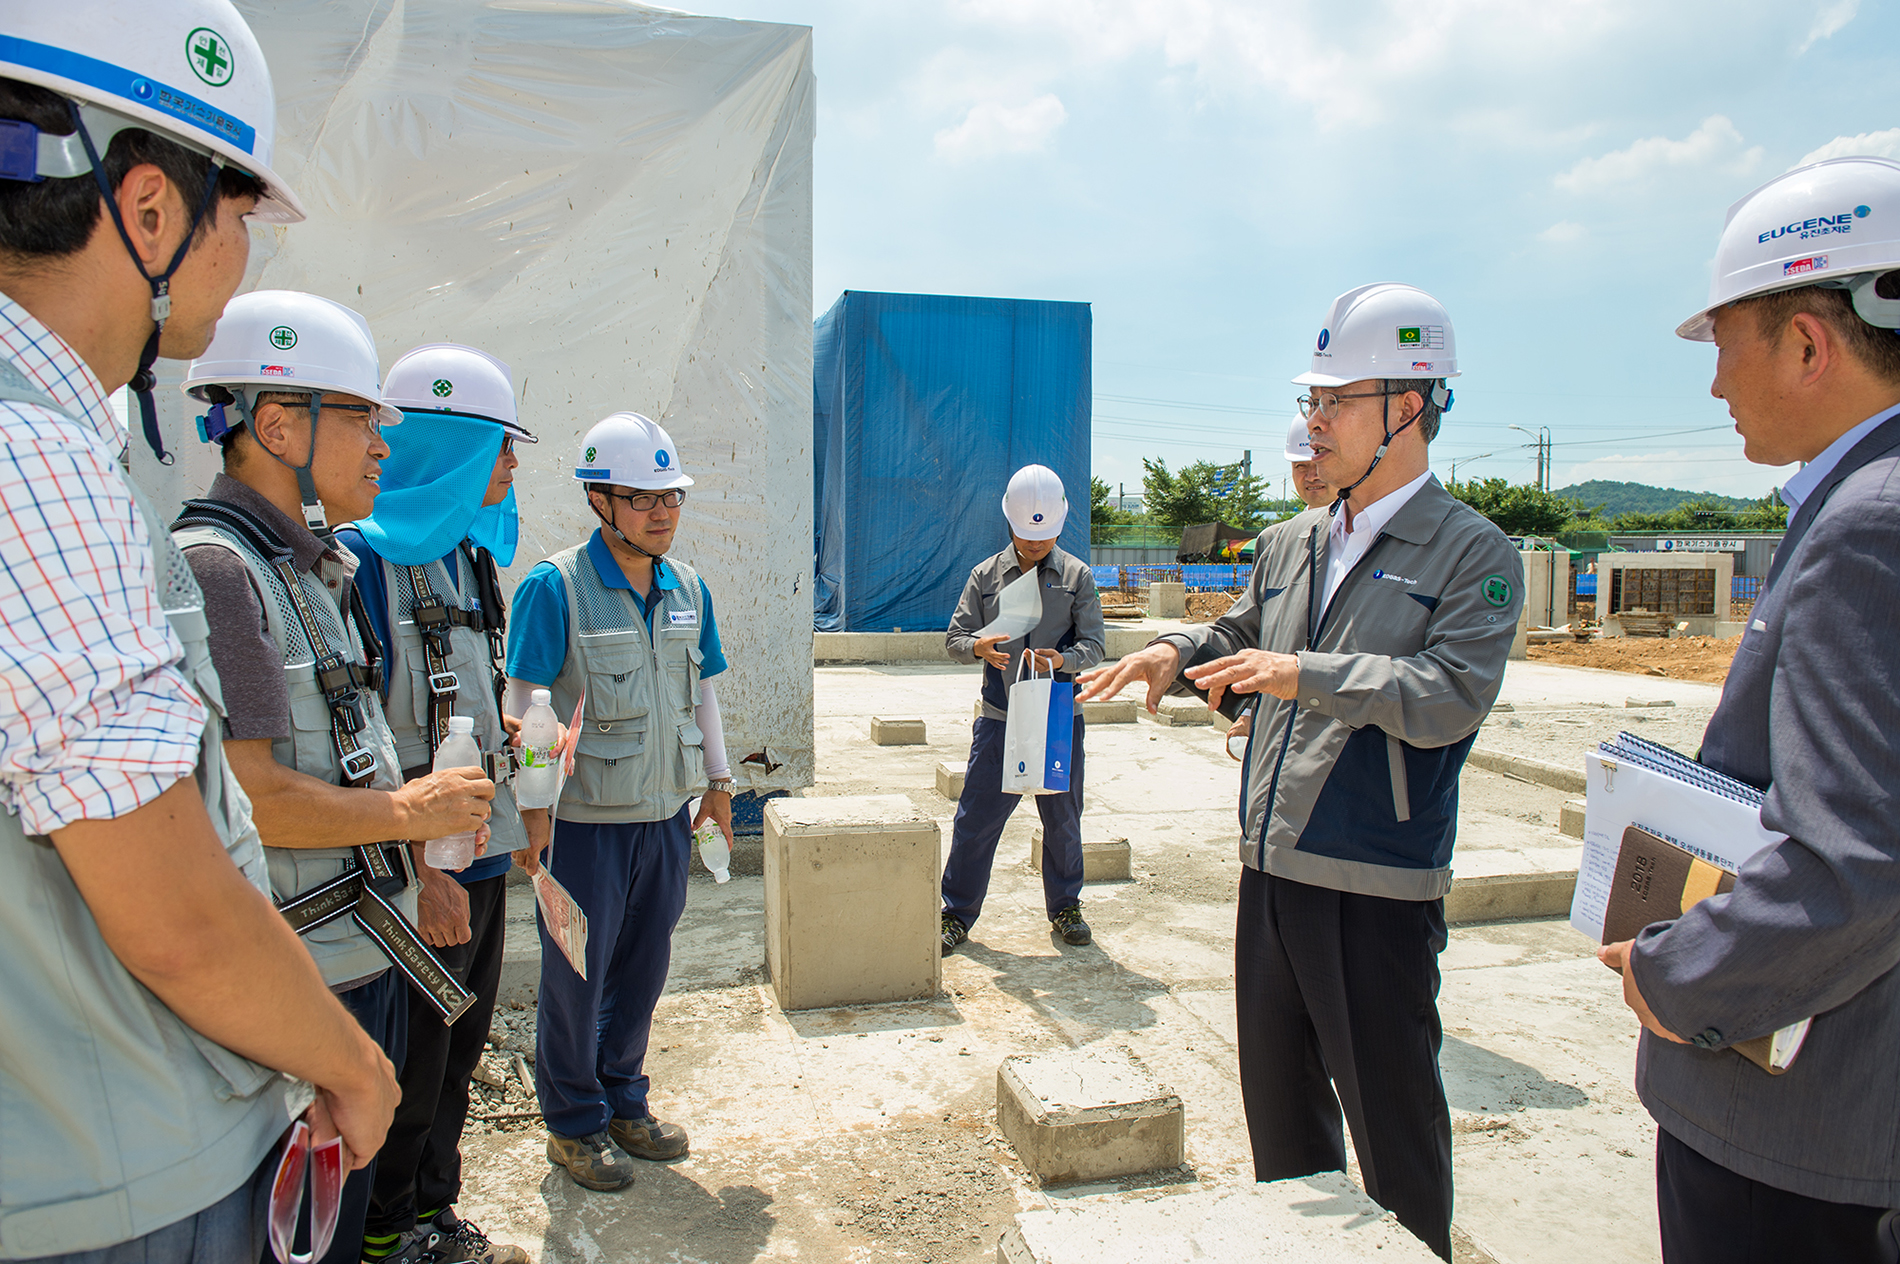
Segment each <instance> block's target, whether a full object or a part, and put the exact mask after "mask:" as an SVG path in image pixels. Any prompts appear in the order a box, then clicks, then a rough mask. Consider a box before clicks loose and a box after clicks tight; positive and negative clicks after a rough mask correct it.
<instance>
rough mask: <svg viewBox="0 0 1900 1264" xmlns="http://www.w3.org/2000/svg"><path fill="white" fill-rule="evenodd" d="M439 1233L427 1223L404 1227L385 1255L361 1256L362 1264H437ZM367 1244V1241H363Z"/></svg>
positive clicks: (438, 1257)
mask: <svg viewBox="0 0 1900 1264" xmlns="http://www.w3.org/2000/svg"><path fill="white" fill-rule="evenodd" d="M440 1242H441V1235H439V1234H438V1233H436V1231H435V1230H434V1229H432V1228H431V1227H429V1226H428V1225H416V1226H414V1227H412V1228H409V1229H405V1230H403V1232H402V1233H401V1234H400V1235H399V1236H398V1237H397V1238H396V1242H395V1245H393V1246H391V1247H390V1248H389V1252H388V1254H386V1255H378V1256H374V1257H371V1256H368V1255H365V1256H364V1257H363V1264H437V1261H438V1260H439V1259H440V1258H441V1257H440V1256H438V1255H437V1254H436V1253H435V1252H436V1250H437V1247H438V1245H439V1244H440ZM365 1245H367V1243H365Z"/></svg>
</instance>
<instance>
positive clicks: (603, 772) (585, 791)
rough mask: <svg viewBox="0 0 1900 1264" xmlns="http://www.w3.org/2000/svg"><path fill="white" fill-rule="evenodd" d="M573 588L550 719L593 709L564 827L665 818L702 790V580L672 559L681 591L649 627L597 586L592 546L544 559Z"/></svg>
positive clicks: (636, 606) (671, 593)
mask: <svg viewBox="0 0 1900 1264" xmlns="http://www.w3.org/2000/svg"><path fill="white" fill-rule="evenodd" d="M548 561H549V563H550V564H552V565H553V566H554V568H555V569H556V570H558V571H559V572H560V573H561V580H562V583H563V585H564V586H565V587H566V589H567V657H566V659H565V660H564V661H563V662H562V664H561V674H560V675H558V676H556V677H555V678H554V685H553V688H552V693H553V695H554V698H553V701H554V712H555V714H556V715H559V716H561V717H562V718H563V719H566V718H567V717H569V716H572V715H573V714H574V703H575V701H576V700H577V699H579V697H580V692H581V687H582V686H583V685H585V686H586V689H587V710H586V712H585V713H584V714H583V716H582V720H581V734H580V739H579V740H578V741H577V742H576V743H575V758H574V775H573V776H571V777H569V778H568V779H567V786H566V788H565V789H564V790H562V792H561V801H560V803H559V804H557V805H556V807H555V815H556V816H558V817H559V818H560V819H561V820H563V821H616V822H621V821H664V820H668V819H670V818H671V817H672V816H673V815H674V814H675V813H677V812H678V811H679V810H680V808H681V807H683V806H684V805H685V803H686V801H687V800H688V799H690V798H692V797H693V796H694V795H695V794H698V793H700V792H701V791H703V790H704V789H705V788H706V752H705V749H704V742H705V737H704V735H702V734H701V733H700V731H699V724H698V722H697V721H695V719H694V718H693V710H694V708H695V707H697V706H698V705H699V668H700V662H701V659H702V658H703V657H704V656H703V655H702V654H701V653H700V649H699V631H700V627H701V626H702V624H703V622H704V620H705V617H706V612H705V611H704V610H703V609H701V606H702V604H703V603H702V602H701V600H700V587H699V573H698V572H697V571H695V570H694V569H693V568H692V567H690V566H688V565H686V564H685V563H684V562H680V561H676V560H674V559H673V558H668V559H666V565H667V567H668V568H669V569H670V570H672V572H673V573H674V575H675V576H677V577H678V579H679V587H677V588H663V589H661V590H660V600H659V604H658V605H656V606H655V607H654V609H653V630H652V632H651V634H649V632H648V630H647V622H646V619H645V618H644V617H643V616H642V615H641V613H640V600H639V598H638V597H636V596H635V595H634V594H633V592H632V591H631V590H629V589H625V588H609V587H607V586H606V585H605V584H603V583H602V582H601V579H600V574H599V572H597V571H595V569H594V563H593V560H592V559H591V558H590V557H588V555H587V549H586V547H585V546H584V545H583V546H577V547H575V548H571V549H563V550H562V551H561V552H559V553H556V554H555V555H554V556H553V557H550V558H549V559H548Z"/></svg>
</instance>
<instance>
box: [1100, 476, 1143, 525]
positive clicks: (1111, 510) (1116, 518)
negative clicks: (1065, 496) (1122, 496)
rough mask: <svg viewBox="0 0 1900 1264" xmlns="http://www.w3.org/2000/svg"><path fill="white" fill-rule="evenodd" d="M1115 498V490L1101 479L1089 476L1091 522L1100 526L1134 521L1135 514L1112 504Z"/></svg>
mask: <svg viewBox="0 0 1900 1264" xmlns="http://www.w3.org/2000/svg"><path fill="white" fill-rule="evenodd" d="M1114 499H1115V491H1114V489H1113V488H1111V487H1110V486H1109V485H1108V484H1107V483H1104V482H1103V481H1102V480H1101V479H1099V478H1095V477H1093V476H1091V477H1090V478H1089V524H1090V525H1091V526H1098V527H1119V526H1121V525H1122V524H1123V523H1126V522H1132V521H1134V517H1135V515H1133V514H1131V513H1129V512H1128V511H1127V510H1125V509H1120V508H1117V507H1116V506H1115V505H1113V504H1110V503H1109V502H1110V501H1113V500H1114Z"/></svg>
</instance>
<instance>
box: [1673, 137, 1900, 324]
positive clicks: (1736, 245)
mask: <svg viewBox="0 0 1900 1264" xmlns="http://www.w3.org/2000/svg"><path fill="white" fill-rule="evenodd" d="M1896 268H1900V163H1896V162H1893V161H1891V160H1889V159H1886V158H1830V159H1828V160H1827V161H1825V162H1816V163H1810V164H1809V165H1807V166H1805V167H1797V168H1796V169H1795V170H1793V171H1790V172H1788V173H1787V174H1786V175H1781V176H1776V177H1775V178H1774V179H1773V180H1770V181H1769V182H1768V183H1767V184H1764V185H1762V186H1761V187H1760V188H1759V189H1756V190H1755V191H1754V192H1753V193H1750V194H1749V195H1748V196H1747V197H1745V198H1743V199H1742V200H1741V201H1739V202H1737V203H1735V205H1733V206H1731V207H1729V208H1728V221H1727V223H1726V224H1724V226H1723V228H1722V240H1721V243H1720V244H1719V245H1717V246H1716V248H1715V276H1714V279H1713V280H1711V281H1710V283H1709V305H1708V306H1707V307H1704V308H1703V309H1702V310H1701V311H1699V312H1697V313H1696V314H1695V315H1693V316H1691V317H1690V318H1689V319H1688V320H1685V321H1683V322H1682V324H1680V325H1678V326H1677V327H1676V333H1677V335H1678V336H1679V337H1683V338H1689V339H1692V340H1694V341H1697V342H1709V341H1712V340H1713V339H1714V337H1715V321H1714V319H1713V313H1714V311H1715V309H1716V308H1718V307H1723V306H1726V305H1727V304H1729V303H1733V302H1735V301H1736V300H1737V299H1744V298H1753V297H1755V296H1756V295H1758V294H1772V293H1774V292H1775V291H1776V290H1792V289H1795V288H1797V287H1799V286H1803V285H1826V286H1830V287H1834V288H1838V289H1845V290H1849V291H1851V292H1852V293H1853V296H1854V310H1855V311H1857V312H1859V313H1860V316H1861V319H1863V320H1865V321H1866V322H1867V323H1868V324H1870V325H1878V326H1880V327H1881V328H1883V329H1894V328H1900V301H1896V300H1895V298H1893V297H1890V298H1882V297H1880V296H1879V295H1878V294H1876V293H1875V290H1874V286H1875V282H1876V281H1877V280H1878V279H1879V276H1880V274H1881V273H1883V272H1888V271H1891V270H1893V269H1896ZM1896 297H1900V296H1896Z"/></svg>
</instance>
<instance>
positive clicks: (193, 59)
mask: <svg viewBox="0 0 1900 1264" xmlns="http://www.w3.org/2000/svg"><path fill="white" fill-rule="evenodd" d="M185 60H186V61H188V62H190V63H191V69H192V73H193V74H195V75H197V76H198V77H199V78H200V79H202V80H204V81H205V82H206V83H208V84H210V85H211V86H212V87H214V88H222V87H223V86H224V85H225V84H227V83H230V82H231V76H232V74H234V73H235V72H236V70H237V66H236V64H235V63H234V62H233V61H232V58H231V42H230V41H229V40H227V39H225V38H224V36H222V35H220V34H218V33H217V32H216V31H214V30H212V29H211V28H210V27H208V26H201V27H199V28H197V29H196V30H194V31H193V32H192V33H191V34H189V35H187V36H185Z"/></svg>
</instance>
